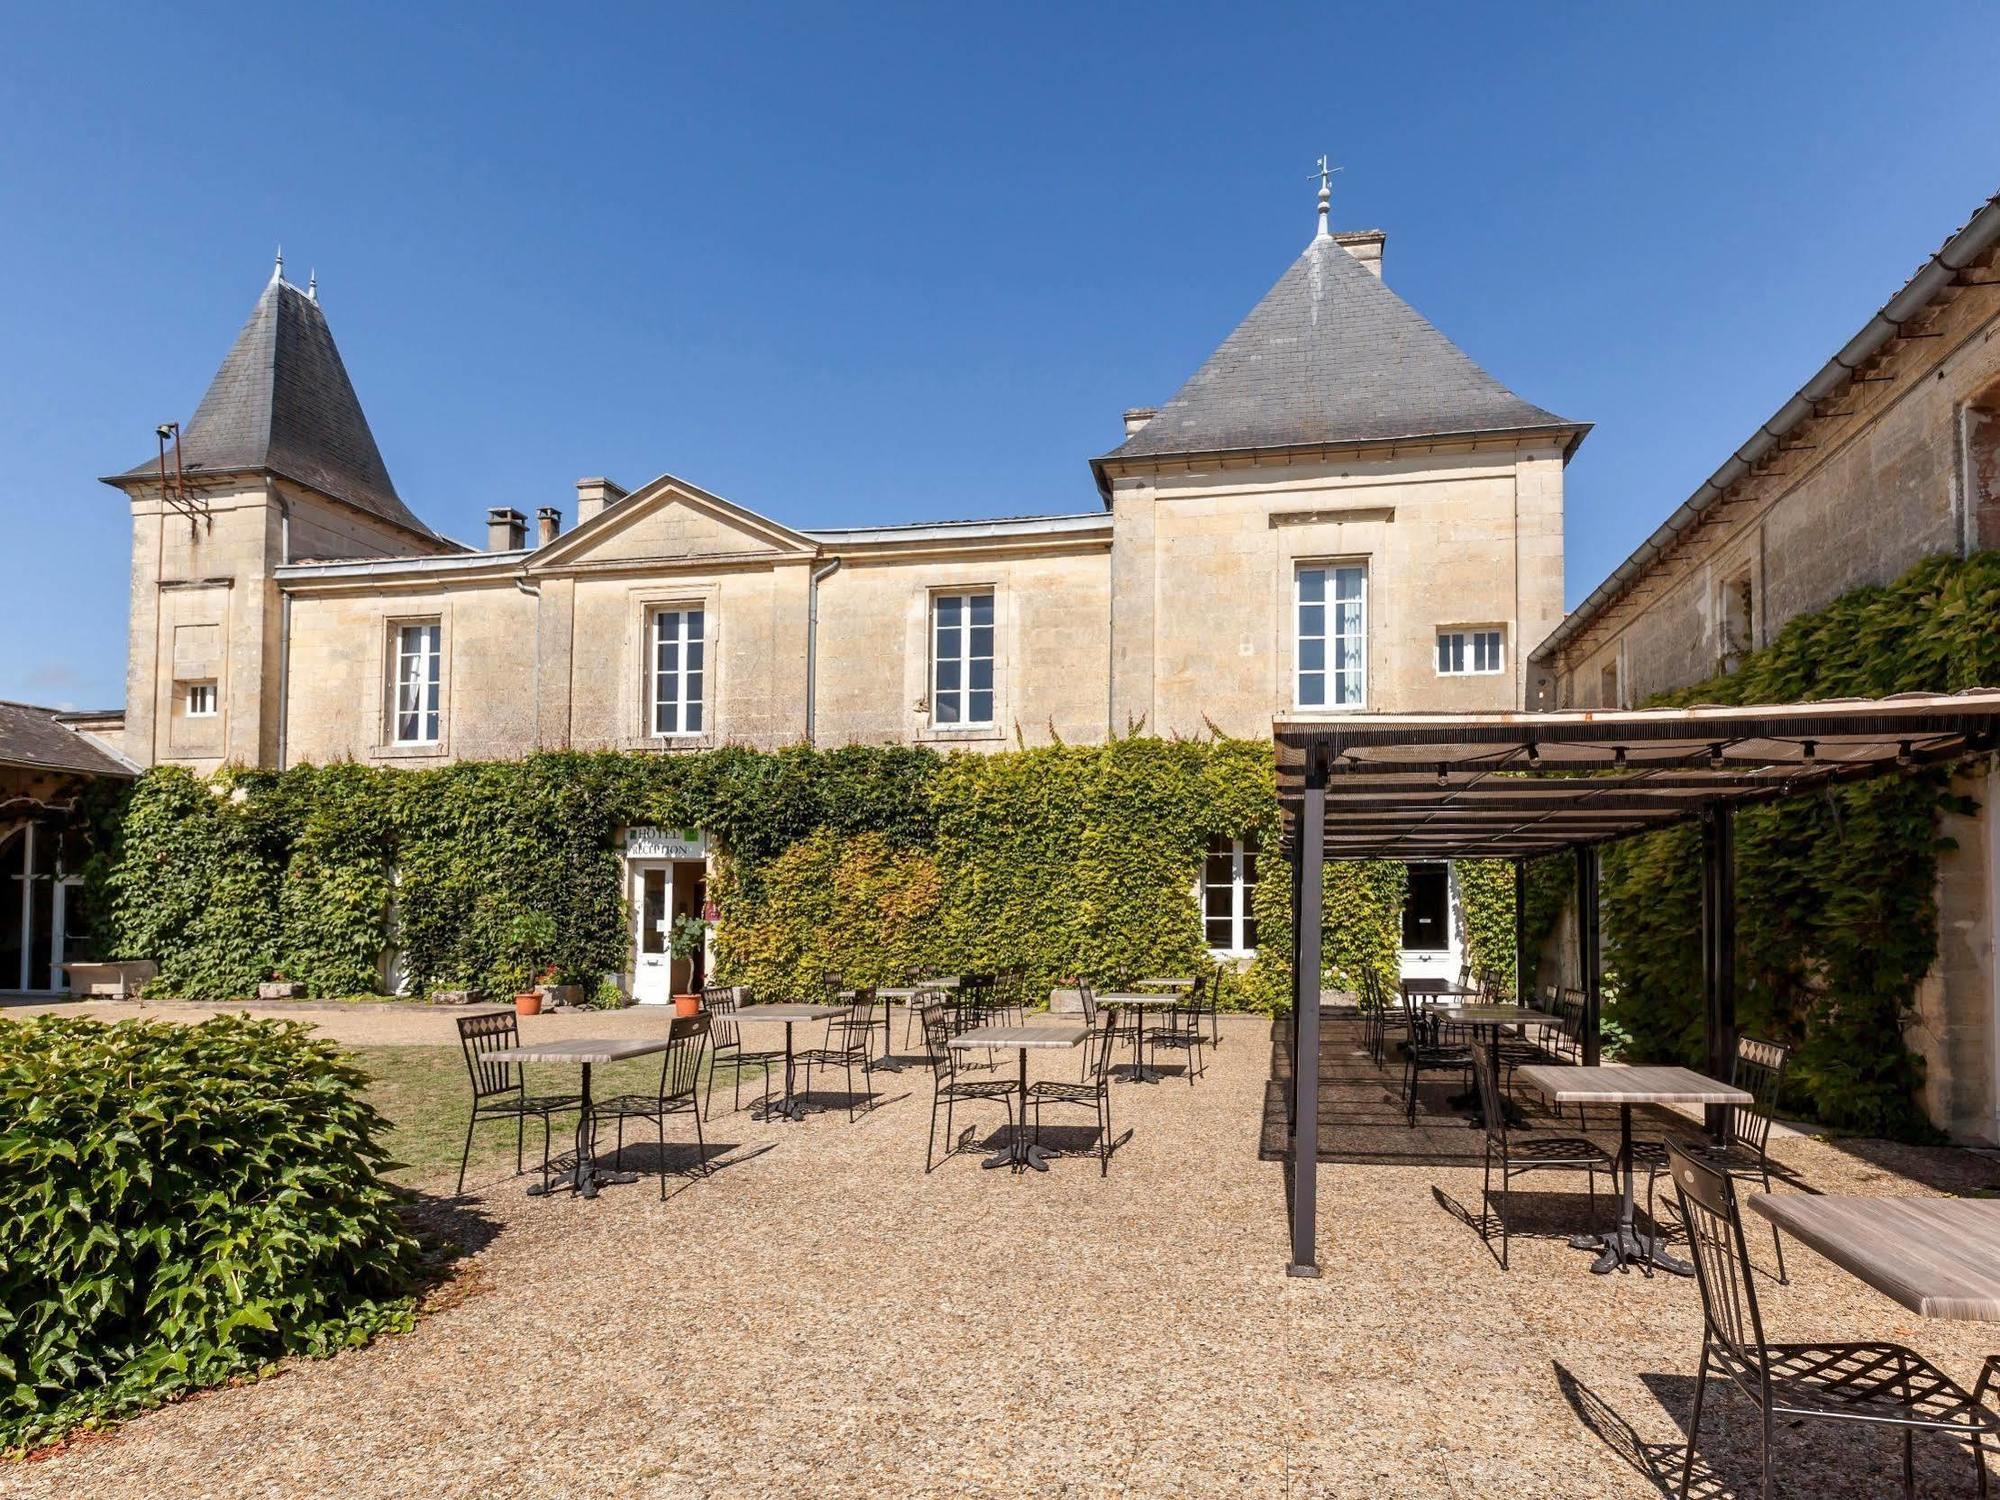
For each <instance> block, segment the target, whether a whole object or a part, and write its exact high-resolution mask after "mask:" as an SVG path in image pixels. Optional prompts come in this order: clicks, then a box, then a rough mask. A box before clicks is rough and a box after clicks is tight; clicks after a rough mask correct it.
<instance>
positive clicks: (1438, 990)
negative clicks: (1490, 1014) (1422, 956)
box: [1402, 979, 1479, 995]
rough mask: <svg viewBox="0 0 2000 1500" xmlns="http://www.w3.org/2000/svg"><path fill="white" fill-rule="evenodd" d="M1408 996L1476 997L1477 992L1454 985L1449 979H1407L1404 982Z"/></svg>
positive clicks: (1460, 985)
mask: <svg viewBox="0 0 2000 1500" xmlns="http://www.w3.org/2000/svg"><path fill="white" fill-rule="evenodd" d="M1402 989H1403V993H1404V994H1406V995H1476V994H1478V993H1479V991H1477V990H1469V989H1467V988H1466V987H1465V986H1464V985H1462V984H1453V983H1452V982H1451V981H1450V980H1449V979H1405V980H1403V981H1402Z"/></svg>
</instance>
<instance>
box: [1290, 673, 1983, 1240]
mask: <svg viewBox="0 0 2000 1500" xmlns="http://www.w3.org/2000/svg"><path fill="white" fill-rule="evenodd" d="M1273 733H1274V737H1275V739H1276V742H1277V758H1278V798H1279V803H1280V807H1281V810H1282V814H1283V824H1284V840H1285V852H1286V855H1287V857H1288V859H1289V860H1290V863H1291V867H1292V898H1293V901H1292V909H1293V911H1294V912H1295V913H1296V914H1297V916H1298V920H1296V921H1295V922H1294V924H1293V950H1292V961H1293V969H1292V973H1293V982H1294V991H1295V992H1294V1004H1293V1008H1292V1015H1293V1038H1292V1041H1293V1053H1292V1056H1293V1068H1292V1076H1293V1096H1292V1100H1291V1109H1290V1117H1291V1167H1292V1181H1291V1184H1290V1187H1291V1193H1290V1198H1291V1220H1292V1225H1291V1227H1292V1259H1291V1264H1290V1265H1289V1267H1288V1268H1287V1270H1288V1272H1289V1274H1291V1275H1294V1276H1317V1275H1318V1274H1319V1267H1318V1259H1317V1254H1316V1251H1315V1243H1316V1241H1315V1235H1316V1232H1317V1228H1318V1197H1317V1172H1318V1159H1319V1107H1318V1093H1319V1068H1318V1057H1319V1030H1320V984H1319V977H1320V955H1321V943H1322V934H1321V930H1320V929H1321V918H1320V912H1321V909H1322V902H1321V896H1322V883H1323V875H1324V868H1325V862H1326V861H1327V860H1328V859H1336V860H1361V859H1394V860H1447V859H1509V860H1512V861H1514V894H1515V901H1514V913H1515V916H1514V923H1515V954H1516V958H1515V963H1516V969H1515V993H1516V995H1523V994H1525V993H1527V982H1528V981H1529V980H1530V979H1531V978H1532V976H1533V967H1532V965H1533V961H1534V960H1533V958H1532V957H1531V956H1530V955H1528V954H1526V953H1523V952H1522V951H1521V950H1522V936H1523V934H1522V906H1523V901H1522V894H1523V875H1524V872H1523V865H1522V862H1523V861H1524V860H1528V859H1532V858H1535V857H1537V856H1541V855H1548V854H1555V853H1560V852H1564V851H1568V852H1570V853H1571V854H1572V855H1573V856H1574V858H1575V861H1576V908H1577V936H1578V949H1579V958H1580V962H1581V966H1582V969H1583V981H1584V1002H1585V1006H1584V1010H1585V1026H1584V1036H1583V1051H1584V1061H1585V1063H1586V1064H1593V1063H1595V1062H1596V1061H1597V1055H1598V1053H1597V1049H1598V1033H1599V1009H1600V1003H1601V994H1600V987H1601V986H1600V972H1599V971H1600V967H1601V962H1600V960H1601V953H1600V944H1599V931H1598V915H1597V881H1598V856H1599V850H1600V849H1601V847H1602V846H1603V845H1604V844H1606V843H1608V842H1610V841H1611V840H1613V839H1620V838H1627V837H1629V836H1631V835H1633V834H1636V833H1646V832H1650V831H1652V830H1654V829H1657V828H1666V827H1670V826H1672V825H1675V824H1679V823H1699V825H1700V827H1701V831H1702V841H1701V848H1702V945H1701V947H1702V973H1703V997H1704V1002H1705V1003H1704V1012H1705V1017H1706V1037H1707V1070H1708V1072H1709V1073H1710V1074H1712V1075H1717V1076H1723V1077H1726V1076H1727V1075H1728V1071H1729V1062H1730V1058H1731V1057H1732V1056H1733V1055H1734V1052H1735V1049H1736V998H1735V996H1736V915H1735V908H1736V892H1735V833H1734V818H1733V815H1734V813H1735V810H1736V809H1737V808H1738V807H1742V806H1746V805H1750V804H1754V803H1758V802H1768V801H1774V800H1776V799H1779V798H1783V797H1796V796H1799V795H1802V794H1805V793H1810V792H1816V791H1819V790H1820V789H1821V788H1824V787H1830V786H1838V785H1842V784H1844V783H1847V782H1851V781H1859V780H1864V779H1867V778H1869V777H1874V776H1884V775H1893V774H1896V773H1898V772H1901V771H1903V770H1906V769H1909V768H1912V767H1921V766H1934V765H1945V764H1949V763H1951V762H1954V761H1957V760H1959V759H1961V758H1963V757H1965V756H1968V755H1974V754H1981V753H1986V752H1990V751H1992V750H1993V749H1994V748H1995V745H1996V743H2000V691H1996V690H1993V689H1985V688H1982V689H1976V690H1973V691H1969V692H1964V693H1957V694H1949V695H1934V694H1915V693H1913V694H1904V695H1900V696H1897V697H1892V698H1881V699H1841V700H1834V701H1829V702H1824V703H1791V704H1781V705H1769V704H1765V705H1755V706H1750V707H1721V706H1700V707H1694V708H1659V709H1636V710H1616V711H1614V710H1595V709H1591V710H1581V711H1568V710H1565V711H1561V712H1553V713H1526V712H1505V713H1474V714H1368V715H1349V716H1346V717H1327V718H1310V719H1309V718H1303V717H1290V718H1286V719H1283V720H1280V721H1279V722H1278V723H1277V724H1276V725H1275V726H1274V730H1273ZM1711 1124H1712V1125H1715V1124H1718V1122H1717V1121H1715V1120H1713V1119H1712V1120H1711Z"/></svg>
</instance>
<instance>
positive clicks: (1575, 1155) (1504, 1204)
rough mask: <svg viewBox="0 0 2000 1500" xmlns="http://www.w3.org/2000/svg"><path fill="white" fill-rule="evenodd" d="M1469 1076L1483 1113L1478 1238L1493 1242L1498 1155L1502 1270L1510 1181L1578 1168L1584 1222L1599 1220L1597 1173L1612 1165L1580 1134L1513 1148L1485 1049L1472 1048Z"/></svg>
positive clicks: (1541, 1139)
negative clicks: (1490, 1214) (1490, 1220)
mask: <svg viewBox="0 0 2000 1500" xmlns="http://www.w3.org/2000/svg"><path fill="white" fill-rule="evenodd" d="M1472 1075H1473V1077H1474V1078H1475V1079H1476V1080H1477V1082H1478V1087H1479V1108H1480V1112H1481V1113H1482V1114H1484V1115H1485V1117H1486V1130H1485V1135H1486V1162H1485V1171H1484V1174H1483V1176H1482V1177H1481V1180H1480V1187H1479V1237H1480V1239H1482V1240H1484V1241H1486V1243H1487V1244H1488V1245H1491V1244H1492V1234H1491V1232H1490V1229H1489V1226H1488V1224H1487V1221H1486V1210H1487V1208H1488V1206H1489V1205H1490V1204H1491V1203H1492V1202H1493V1160H1494V1153H1495V1151H1498V1153H1499V1159H1500V1212H1499V1214H1498V1218H1499V1220H1500V1269H1501V1270H1503V1271H1504V1270H1506V1269H1507V1244H1508V1240H1509V1239H1510V1238H1511V1236H1512V1229H1511V1227H1510V1226H1509V1224H1508V1222H1507V1208H1508V1198H1509V1194H1510V1190H1511V1187H1512V1184H1513V1181H1514V1179H1515V1178H1516V1177H1520V1176H1522V1175H1524V1174H1525V1173H1528V1172H1582V1173H1583V1174H1584V1189H1585V1192H1586V1193H1587V1195H1588V1197H1589V1204H1588V1207H1587V1208H1586V1210H1585V1219H1584V1222H1585V1223H1586V1224H1595V1223H1596V1222H1597V1174H1598V1173H1599V1172H1600V1171H1601V1172H1603V1173H1604V1174H1605V1175H1606V1176H1607V1177H1610V1176H1612V1174H1613V1173H1614V1172H1615V1170H1616V1164H1615V1163H1614V1162H1613V1161H1612V1160H1611V1156H1610V1153H1608V1152H1607V1151H1605V1149H1604V1148H1603V1147H1602V1146H1599V1145H1597V1144H1596V1143H1595V1142H1593V1141H1589V1140H1585V1139H1583V1138H1582V1137H1581V1136H1578V1137H1568V1136H1549V1135H1537V1136H1536V1137H1535V1138H1534V1139H1533V1140H1531V1141H1529V1142H1527V1143H1526V1144H1525V1145H1524V1146H1516V1145H1515V1144H1514V1143H1513V1141H1512V1139H1511V1138H1510V1137H1509V1135H1508V1133H1507V1110H1506V1105H1505V1102H1504V1101H1503V1099H1502V1098H1501V1094H1500V1083H1499V1080H1498V1079H1496V1078H1495V1077H1494V1076H1493V1060H1492V1058H1491V1057H1490V1056H1489V1055H1488V1053H1487V1052H1486V1050H1485V1049H1484V1048H1480V1047H1475V1048H1473V1049H1472Z"/></svg>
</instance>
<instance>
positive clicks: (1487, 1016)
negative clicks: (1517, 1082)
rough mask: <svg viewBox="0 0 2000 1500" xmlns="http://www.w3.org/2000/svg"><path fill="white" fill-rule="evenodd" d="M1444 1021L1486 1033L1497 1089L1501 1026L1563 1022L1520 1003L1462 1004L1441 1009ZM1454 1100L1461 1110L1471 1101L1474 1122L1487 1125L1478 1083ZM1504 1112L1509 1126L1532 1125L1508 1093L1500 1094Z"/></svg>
mask: <svg viewBox="0 0 2000 1500" xmlns="http://www.w3.org/2000/svg"><path fill="white" fill-rule="evenodd" d="M1438 1014H1439V1016H1440V1017H1442V1018H1443V1019H1444V1020H1447V1021H1450V1022H1451V1023H1452V1024H1453V1025H1455V1026H1470V1027H1471V1028H1472V1030H1473V1035H1474V1037H1475V1038H1477V1036H1478V1034H1479V1033H1480V1032H1484V1033H1485V1034H1486V1060H1487V1062H1489V1063H1490V1064H1492V1067H1493V1085H1494V1091H1495V1092H1496V1093H1499V1087H1500V1028H1501V1027H1503V1026H1559V1025H1560V1024H1561V1023H1560V1022H1558V1021H1556V1020H1554V1019H1552V1018H1551V1017H1548V1016H1545V1015H1543V1014H1541V1012H1539V1011H1533V1010H1528V1009H1527V1008H1526V1007H1524V1006H1519V1005H1460V1006H1455V1007H1453V1008H1452V1009H1450V1010H1444V1011H1439V1012H1438ZM1451 1102H1452V1103H1453V1104H1455V1105H1457V1106H1459V1107H1460V1108H1461V1109H1462V1108H1464V1107H1465V1105H1466V1104H1467V1103H1470V1104H1471V1105H1472V1109H1473V1117H1472V1120H1471V1122H1470V1123H1471V1124H1472V1125H1473V1126H1474V1127H1476V1128H1483V1127H1484V1126H1485V1124H1486V1111H1485V1110H1483V1109H1481V1108H1480V1107H1479V1090H1478V1088H1477V1087H1476V1086H1475V1087H1474V1088H1473V1090H1472V1091H1471V1093H1470V1094H1455V1095H1453V1096H1452V1100H1451ZM1500 1112H1501V1113H1502V1114H1504V1115H1506V1117H1507V1123H1508V1124H1509V1125H1515V1126H1519V1127H1521V1128H1523V1129H1526V1128H1528V1117H1527V1116H1526V1115H1524V1114H1522V1113H1521V1107H1520V1106H1519V1105H1518V1104H1516V1103H1515V1102H1514V1101H1513V1100H1512V1099H1509V1098H1508V1097H1507V1096H1506V1095H1505V1094H1504V1093H1501V1094H1500Z"/></svg>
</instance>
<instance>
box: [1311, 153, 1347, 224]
mask: <svg viewBox="0 0 2000 1500" xmlns="http://www.w3.org/2000/svg"><path fill="white" fill-rule="evenodd" d="M1340 170H1342V169H1341V168H1339V167H1336V166H1333V165H1331V164H1330V163H1329V162H1328V161H1327V158H1326V156H1325V155H1324V154H1322V155H1321V156H1320V159H1319V162H1318V164H1317V165H1316V166H1314V168H1313V169H1312V171H1311V172H1310V173H1308V174H1307V176H1308V178H1309V179H1310V178H1312V177H1317V178H1318V179H1319V237H1320V238H1321V239H1325V238H1327V237H1328V236H1329V235H1330V234H1331V233H1332V231H1331V230H1330V229H1328V228H1327V222H1326V219H1327V214H1328V212H1329V211H1330V209H1331V208H1332V205H1333V174H1334V173H1335V172H1338V171H1340Z"/></svg>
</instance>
